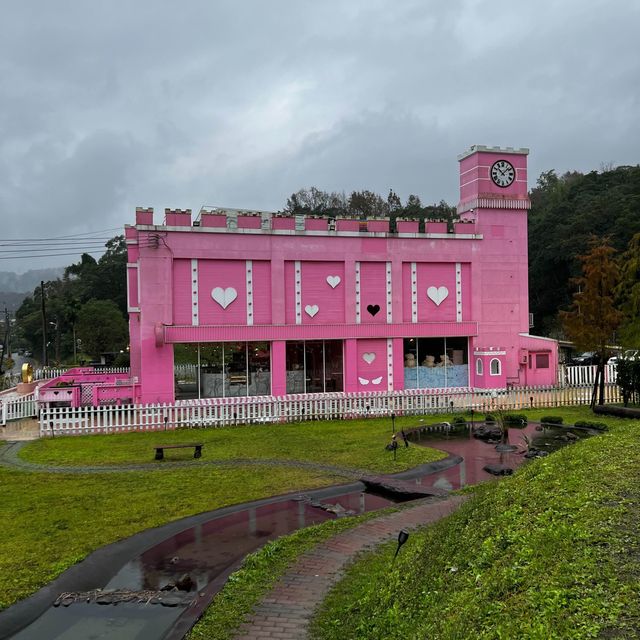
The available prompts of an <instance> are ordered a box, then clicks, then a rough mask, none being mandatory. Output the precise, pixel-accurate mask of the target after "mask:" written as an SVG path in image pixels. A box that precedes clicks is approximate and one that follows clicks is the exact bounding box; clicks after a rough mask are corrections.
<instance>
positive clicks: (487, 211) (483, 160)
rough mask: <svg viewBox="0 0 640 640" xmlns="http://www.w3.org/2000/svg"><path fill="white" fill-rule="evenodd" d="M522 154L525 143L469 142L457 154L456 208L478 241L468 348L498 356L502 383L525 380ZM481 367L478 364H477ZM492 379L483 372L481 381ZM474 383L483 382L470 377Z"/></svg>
mask: <svg viewBox="0 0 640 640" xmlns="http://www.w3.org/2000/svg"><path fill="white" fill-rule="evenodd" d="M528 154H529V149H514V148H512V147H506V148H504V147H486V146H482V145H474V146H472V147H471V148H470V149H469V150H468V151H466V152H465V153H463V154H461V155H460V156H458V160H459V161H460V202H459V203H458V214H459V215H460V218H461V219H462V220H469V221H473V222H475V225H476V233H477V234H478V237H479V242H480V245H481V246H480V247H479V256H480V257H479V259H478V260H475V261H474V262H473V265H472V274H471V279H472V282H473V291H474V298H473V301H472V308H473V316H474V318H477V320H478V335H477V336H475V337H474V338H473V349H474V351H475V352H477V354H478V356H477V357H478V358H483V357H485V356H482V355H481V354H484V353H490V354H493V355H492V357H491V359H492V360H496V359H497V360H500V367H499V368H498V370H499V371H500V372H502V371H504V372H505V373H506V380H505V383H506V384H524V383H525V382H526V381H527V378H526V374H527V370H526V368H527V364H528V363H526V364H525V362H524V358H523V357H522V355H521V354H522V352H521V349H522V348H523V340H525V338H524V336H526V335H527V334H528V332H529V290H528V289H529V286H528V256H527V253H528V252H527V248H528V246H527V245H528V243H527V211H528V209H529V208H530V206H531V203H530V200H529V194H528V189H527V156H528ZM527 339H528V338H527ZM495 354H499V355H495ZM487 366H488V365H487ZM484 368H486V367H484ZM484 368H483V366H482V365H481V364H478V370H484ZM495 380H497V378H494V380H489V379H487V377H486V375H485V377H484V384H486V385H491V384H495ZM476 386H483V385H482V384H481V383H480V382H479V381H476Z"/></svg>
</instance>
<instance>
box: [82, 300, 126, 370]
mask: <svg viewBox="0 0 640 640" xmlns="http://www.w3.org/2000/svg"><path fill="white" fill-rule="evenodd" d="M77 335H78V337H79V338H80V339H81V340H82V348H83V350H84V351H86V352H87V353H89V354H90V355H92V356H93V357H95V358H98V357H100V355H101V354H103V353H113V352H118V351H120V350H122V349H124V348H125V346H126V344H127V336H128V331H127V323H126V321H125V319H124V317H123V315H122V313H121V312H120V309H118V306H117V305H116V303H115V302H112V301H111V300H90V301H89V302H87V303H86V304H85V305H84V306H83V307H82V309H80V313H79V314H78V321H77Z"/></svg>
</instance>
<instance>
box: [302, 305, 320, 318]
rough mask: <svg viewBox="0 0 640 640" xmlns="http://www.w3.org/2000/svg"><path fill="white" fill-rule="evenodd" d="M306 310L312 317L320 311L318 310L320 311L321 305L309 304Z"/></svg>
mask: <svg viewBox="0 0 640 640" xmlns="http://www.w3.org/2000/svg"><path fill="white" fill-rule="evenodd" d="M304 310H305V311H306V312H307V314H308V315H310V316H311V317H312V318H313V316H315V315H316V313H318V311H320V307H318V305H317V304H308V305H307V306H306V307H305V308H304Z"/></svg>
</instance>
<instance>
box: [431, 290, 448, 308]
mask: <svg viewBox="0 0 640 640" xmlns="http://www.w3.org/2000/svg"><path fill="white" fill-rule="evenodd" d="M448 295H449V289H447V287H429V288H428V289H427V298H430V299H431V300H433V301H434V302H435V304H436V306H437V307H439V306H440V304H441V303H442V302H444V301H445V300H446V299H447V296H448Z"/></svg>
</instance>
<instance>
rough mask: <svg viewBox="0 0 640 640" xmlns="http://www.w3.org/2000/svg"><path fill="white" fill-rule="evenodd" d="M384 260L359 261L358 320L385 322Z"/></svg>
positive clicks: (385, 286) (375, 322) (371, 322)
mask: <svg viewBox="0 0 640 640" xmlns="http://www.w3.org/2000/svg"><path fill="white" fill-rule="evenodd" d="M386 279H387V276H386V262H361V263H360V318H361V320H360V322H362V323H363V324H386V323H387V311H386V304H387V296H386V292H387V284H386Z"/></svg>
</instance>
